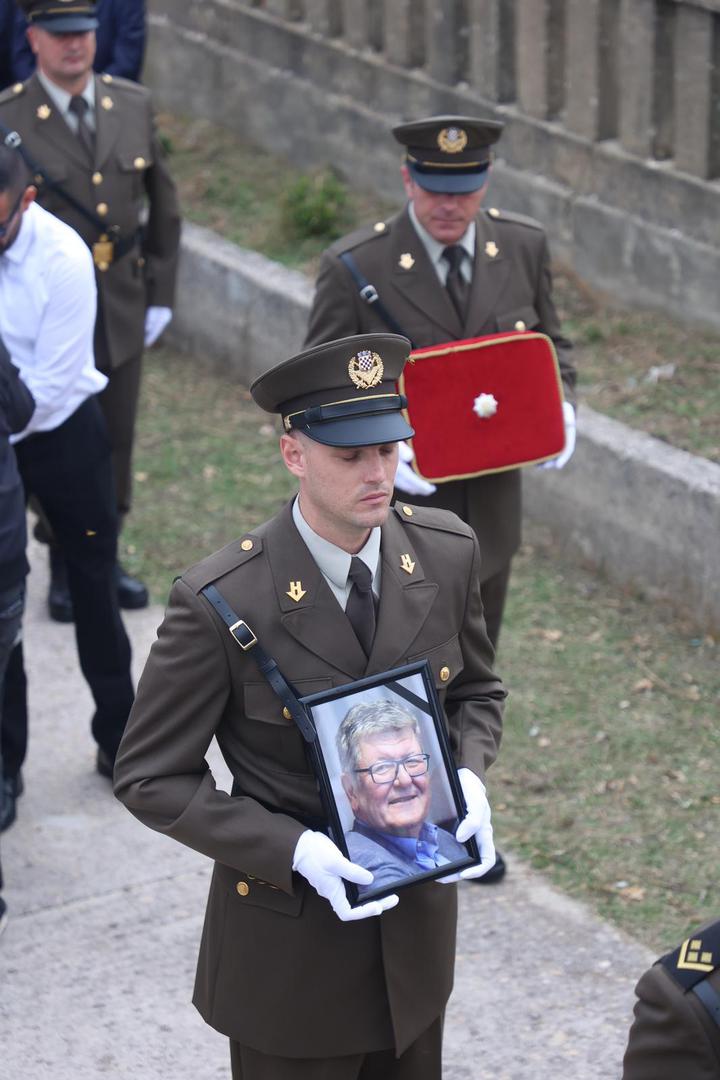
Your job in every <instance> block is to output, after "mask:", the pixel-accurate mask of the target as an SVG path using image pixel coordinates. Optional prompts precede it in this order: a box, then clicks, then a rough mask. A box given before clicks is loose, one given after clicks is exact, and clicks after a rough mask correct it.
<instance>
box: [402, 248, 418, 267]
mask: <svg viewBox="0 0 720 1080" xmlns="http://www.w3.org/2000/svg"><path fill="white" fill-rule="evenodd" d="M399 262H400V267H401V269H402V270H412V268H413V266H414V265H415V260H414V259H413V257H412V255H411V254H410V252H409V251H404V252H403V253H402V255H401V256H400V259H399Z"/></svg>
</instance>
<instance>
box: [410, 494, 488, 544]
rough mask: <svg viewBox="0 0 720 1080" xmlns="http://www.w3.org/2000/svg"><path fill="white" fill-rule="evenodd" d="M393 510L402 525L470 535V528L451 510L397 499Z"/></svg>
mask: <svg viewBox="0 0 720 1080" xmlns="http://www.w3.org/2000/svg"><path fill="white" fill-rule="evenodd" d="M392 509H393V511H394V513H395V514H396V515H397V517H398V518H399V519H400V521H402V522H403V524H404V525H418V526H420V528H423V529H437V530H438V531H439V532H446V533H448V532H449V533H455V534H456V535H458V536H472V529H471V528H470V526H469V525H466V524H465V522H464V521H462V519H461V518H459V517H458V516H457V514H453V512H452V510H441V509H439V507H436V506H416V505H415V504H414V503H409V502H404V501H403V500H400V499H398V501H397V502H396V503H395V504H394V505H393V508H392Z"/></svg>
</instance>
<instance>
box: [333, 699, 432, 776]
mask: <svg viewBox="0 0 720 1080" xmlns="http://www.w3.org/2000/svg"><path fill="white" fill-rule="evenodd" d="M408 728H409V729H410V730H411V731H413V732H414V734H415V735H417V737H418V741H421V738H420V725H419V724H418V722H417V718H416V716H415V715H414V713H412V712H411V711H410V710H409V709H406V708H405V706H404V705H400V704H399V703H398V702H395V701H389V700H387V699H382V700H380V701H362V702H360V703H359V704H358V705H353V707H352V708H351V709H348V711H347V712H346V713H345V716H344V717H343V720H342V722H341V724H340V727H339V728H338V732H337V736H336V744H337V752H338V757H339V758H340V766H341V768H342V770H343V772H352V771H353V769H355V768H356V767H357V764H358V747H359V746H360V743H361V742H362V740H363V739H367V738H368V737H370V736H372V735H378V734H381V735H386V734H388V733H390V732H397V731H407V730H408Z"/></svg>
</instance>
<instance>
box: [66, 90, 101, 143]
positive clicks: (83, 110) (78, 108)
mask: <svg viewBox="0 0 720 1080" xmlns="http://www.w3.org/2000/svg"><path fill="white" fill-rule="evenodd" d="M68 108H69V109H70V112H73V113H75V115H76V116H77V121H78V131H77V136H78V139H79V140H80V142H81V143H82V145H83V146H84V147H85V149H86V151H87V153H88V155H89V156H90V158H94V157H95V135H94V133H93V132H92V131H91V130H90V128H89V127H88V123H87V111H88V109H89V108H90V106H89V105H88V103H87V101H86V100H85V98H84V97H83V96H82V95H81V94H75V96H74V97H71V98H70V105H69V106H68Z"/></svg>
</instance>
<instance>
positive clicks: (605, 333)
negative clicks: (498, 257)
mask: <svg viewBox="0 0 720 1080" xmlns="http://www.w3.org/2000/svg"><path fill="white" fill-rule="evenodd" d="M159 122H160V129H161V133H162V136H163V138H164V139H165V140H166V143H167V144H168V145H169V146H170V147H171V151H172V153H171V166H172V170H173V173H174V175H175V177H176V179H177V181H178V186H179V189H180V196H181V201H182V205H183V210H184V212H185V213H186V215H187V217H188V218H189V219H190V220H191V221H195V222H197V223H198V224H201V225H206V226H208V227H210V228H212V229H215V230H216V231H217V232H219V233H220V234H221V235H222V236H224V237H226V238H227V239H229V240H232V241H234V242H235V243H237V244H240V245H241V246H243V247H247V248H254V249H256V250H258V251H261V252H263V254H265V255H267V256H268V257H269V258H271V259H276V260H277V261H279V262H281V263H284V264H285V265H286V266H291V267H294V268H296V269H300V270H304V271H305V272H306V273H308V274H309V275H310V276H311V277H312V276H314V274H315V272H316V269H317V263H318V260H319V256H320V253H321V251H322V250H323V248H324V247H326V246H327V244H328V243H329V242H330V241H331V240H332V239H334V237H335V236H336V235H338V234H339V233H342V232H346V231H350V230H351V229H353V228H355V227H356V226H357V225H360V224H363V223H365V222H368V221H375V220H377V219H378V218H385V217H387V216H388V215H389V214H390V213H393V212H394V211H395V210H396V209H397V208H398V206H399V205H400V204H401V201H402V188H401V184H400V178H399V176H398V200H397V203H396V204H393V203H388V202H383V201H382V200H380V199H379V198H378V197H377V196H375V195H372V194H364V195H363V194H361V193H358V192H356V191H353V190H350V189H349V188H348V189H346V188H344V187H343V185H342V184H339V183H338V180H337V178H334V181H333V183H332V184H329V182H328V181H327V180H325V181H322V180H321V179H318V177H322V176H323V174H312V173H311V174H303V173H302V172H300V171H299V170H298V169H297V167H296V166H294V165H291V164H289V163H288V162H286V161H283V160H282V159H280V158H277V157H273V156H272V155H271V154H268V153H267V152H265V151H263V150H259V149H258V148H257V147H253V146H250V145H248V144H244V143H242V142H241V141H240V140H238V138H237V137H236V136H235V135H234V134H232V133H231V132H229V131H225V130H224V129H222V128H219V127H216V126H214V125H212V124H210V123H209V122H207V121H204V120H194V119H193V120H190V119H187V118H181V117H176V116H171V115H169V114H164V115H162V116H161V117H160V118H159ZM328 184H329V186H328ZM340 192H343V195H340ZM299 194H301V195H302V198H298V195H299ZM345 196H346V199H347V201H346V202H345ZM293 201H295V202H296V203H299V209H296V210H295V211H294V212H293V214H292V215H291V217H290V219H288V217H287V216H286V213H285V212H284V210H283V207H285V206H287V205H288V204H290V203H292V202H293ZM341 203H342V205H340V204H341ZM298 226H300V227H299V228H298ZM321 226H322V229H323V230H324V231H315V230H316V229H318V230H319V229H320V227H321ZM555 294H556V300H557V304H558V309H559V311H560V313H561V315H562V319H563V325H564V328H565V331H566V333H567V335H568V336H569V337H570V338H571V339H573V340H574V341H575V342H576V362H577V366H578V370H579V373H580V381H579V394H580V398H581V400H583V401H585V402H587V404H588V405H591V406H592V407H593V408H594V409H597V410H598V411H600V412H604V413H606V414H607V415H609V416H613V417H614V418H615V419H617V420H621V421H623V422H624V423H626V424H629V425H631V426H632V427H636V428H638V429H640V430H642V431H646V432H648V433H649V434H650V435H654V436H656V437H657V438H659V439H663V440H665V441H666V442H669V443H671V444H672V445H673V446H677V447H679V448H680V449H683V450H688V451H690V452H691V453H693V454H699V455H701V456H703V457H706V458H709V459H710V460H711V461H716V462H720V424H718V419H717V418H718V415H720V377H719V376H720V336H719V335H717V334H712V333H709V332H707V333H706V332H703V331H700V330H698V329H697V328H693V327H687V326H683V325H682V324H680V323H678V322H674V321H672V320H671V319H668V318H666V317H665V316H663V315H662V314H660V313H649V312H645V311H633V310H625V309H622V308H620V307H619V306H617V305H615V304H612V303H610V302H608V301H607V300H606V299H604V298H603V297H602V296H599V295H597V294H596V293H594V292H593V291H592V290H591V289H589V288H588V287H587V286H586V285H584V284H583V283H582V282H581V281H579V280H578V279H577V277H575V276H574V275H572V274H567V273H563V272H558V273H557V275H556V280H555Z"/></svg>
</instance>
